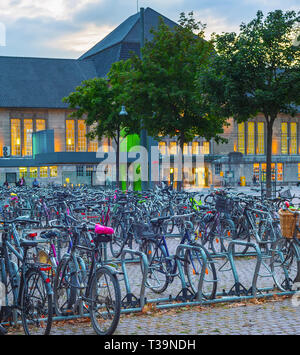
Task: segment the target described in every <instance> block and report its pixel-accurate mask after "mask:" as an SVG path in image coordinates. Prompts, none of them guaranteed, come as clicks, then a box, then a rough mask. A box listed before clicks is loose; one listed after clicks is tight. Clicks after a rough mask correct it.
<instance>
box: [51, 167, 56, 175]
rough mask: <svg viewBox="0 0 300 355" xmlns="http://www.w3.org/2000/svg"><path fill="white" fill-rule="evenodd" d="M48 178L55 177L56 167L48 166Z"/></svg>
mask: <svg viewBox="0 0 300 355" xmlns="http://www.w3.org/2000/svg"><path fill="white" fill-rule="evenodd" d="M50 177H57V166H50Z"/></svg>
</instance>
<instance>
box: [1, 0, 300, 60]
mask: <svg viewBox="0 0 300 355" xmlns="http://www.w3.org/2000/svg"><path fill="white" fill-rule="evenodd" d="M137 4H138V8H140V7H145V8H146V7H151V8H153V9H154V10H155V11H157V12H159V13H161V14H162V15H164V16H166V17H168V18H170V19H171V20H173V21H175V22H177V21H178V20H179V15H180V13H181V12H185V13H186V14H187V13H188V12H191V11H193V12H194V14H195V18H196V19H197V20H200V21H201V22H202V23H206V24H207V31H206V35H207V36H209V35H210V34H211V33H212V32H216V33H222V32H231V31H238V30H239V26H240V24H241V23H242V22H245V23H247V22H249V21H250V20H252V19H253V18H254V17H255V16H256V12H257V11H258V10H262V11H263V12H264V13H265V14H266V13H267V12H269V11H273V10H275V9H278V8H280V9H282V10H285V11H286V10H292V9H294V10H295V11H299V10H300V4H299V0H285V1H284V2H282V0H272V1H269V0H201V1H199V0H164V1H161V0H138V3H137V0H114V1H112V0H43V1H41V0H1V2H0V14H1V18H0V21H1V23H3V24H4V25H5V27H6V47H1V46H0V55H16V56H19V55H22V56H46V57H57V56H61V57H63V58H77V57H78V56H79V55H81V54H82V53H84V51H86V50H87V49H89V48H90V47H92V46H93V45H94V44H95V43H97V42H98V41H100V40H101V39H102V38H104V37H105V36H106V35H107V34H108V33H109V32H110V31H111V30H113V29H114V28H116V27H117V26H118V25H119V24H120V23H122V22H123V21H124V20H126V18H128V17H129V16H131V15H133V14H135V13H136V12H137V10H138V8H137Z"/></svg>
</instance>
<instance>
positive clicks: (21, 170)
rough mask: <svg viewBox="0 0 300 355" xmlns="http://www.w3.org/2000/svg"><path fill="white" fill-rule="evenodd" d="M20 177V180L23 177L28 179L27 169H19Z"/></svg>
mask: <svg viewBox="0 0 300 355" xmlns="http://www.w3.org/2000/svg"><path fill="white" fill-rule="evenodd" d="M19 175H20V178H21V177H22V176H23V177H24V178H27V168H19Z"/></svg>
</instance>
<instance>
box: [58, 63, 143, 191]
mask: <svg viewBox="0 0 300 355" xmlns="http://www.w3.org/2000/svg"><path fill="white" fill-rule="evenodd" d="M128 71H129V67H128V63H126V62H123V61H120V62H117V63H114V64H113V65H112V67H111V69H110V71H109V73H108V75H107V79H105V78H95V79H89V80H86V81H84V82H83V83H82V85H80V86H78V87H77V88H76V90H75V91H74V92H73V93H71V94H70V95H69V96H68V97H65V98H64V99H63V101H64V102H66V103H68V104H69V107H70V108H71V109H74V111H73V112H72V113H71V115H70V116H71V117H74V118H82V117H86V124H87V126H92V130H91V131H90V132H89V133H88V134H87V137H89V138H91V139H94V138H96V137H97V138H98V139H99V140H101V139H102V138H103V137H106V138H111V139H113V140H114V141H115V143H116V148H117V149H116V182H117V186H118V187H119V182H120V169H119V168H120V160H119V158H120V142H121V139H122V137H126V136H127V135H128V134H131V133H137V132H138V131H139V120H137V119H136V118H135V116H133V115H132V114H130V111H129V112H128V114H127V115H126V116H124V115H123V116H122V115H120V111H121V107H122V106H123V104H124V100H125V97H126V95H125V91H124V79H125V75H124V74H127V73H128ZM127 111H128V110H127Z"/></svg>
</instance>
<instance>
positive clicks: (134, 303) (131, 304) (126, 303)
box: [121, 249, 148, 311]
mask: <svg viewBox="0 0 300 355" xmlns="http://www.w3.org/2000/svg"><path fill="white" fill-rule="evenodd" d="M127 253H130V254H134V255H137V256H138V257H139V258H140V263H141V265H143V266H142V267H141V270H142V273H143V277H142V282H141V289H140V294H139V298H137V297H136V296H135V295H134V294H133V293H132V292H131V288H130V282H129V278H128V273H127V268H126V261H125V256H126V254H127ZM121 265H122V271H123V275H124V282H125V287H126V295H125V297H124V298H123V300H122V307H123V308H125V309H127V311H128V310H129V309H130V308H133V309H135V310H136V309H137V308H140V309H141V310H142V309H143V308H144V306H145V304H146V298H145V291H146V280H147V274H148V259H147V257H146V255H145V254H144V253H142V252H141V251H136V250H132V249H124V250H123V252H122V254H121ZM128 308H129V309H128Z"/></svg>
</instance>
